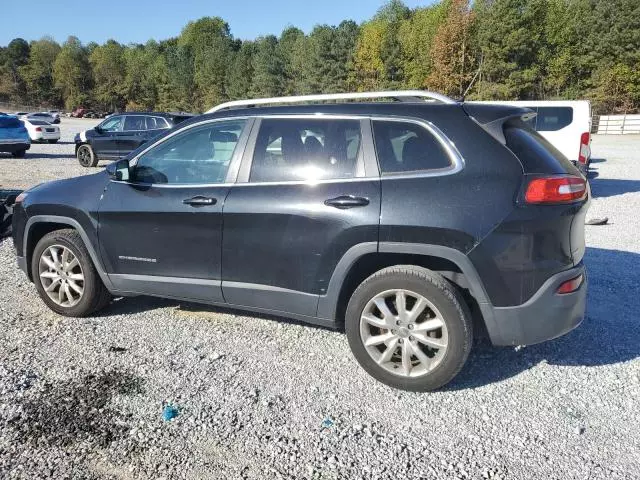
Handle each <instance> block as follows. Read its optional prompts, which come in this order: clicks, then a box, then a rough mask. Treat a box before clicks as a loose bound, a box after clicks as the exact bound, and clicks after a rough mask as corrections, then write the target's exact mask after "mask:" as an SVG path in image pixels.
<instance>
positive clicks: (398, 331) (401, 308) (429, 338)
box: [360, 289, 448, 377]
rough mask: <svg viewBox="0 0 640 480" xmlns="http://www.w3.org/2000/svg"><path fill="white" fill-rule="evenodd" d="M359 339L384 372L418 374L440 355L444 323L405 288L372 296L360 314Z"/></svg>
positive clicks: (422, 299)
mask: <svg viewBox="0 0 640 480" xmlns="http://www.w3.org/2000/svg"><path fill="white" fill-rule="evenodd" d="M360 338H361V340H362V343H363V345H364V347H365V349H366V351H367V353H368V354H369V356H370V357H371V358H372V359H373V360H374V361H375V362H376V363H377V364H378V365H379V366H380V367H382V368H384V369H385V370H387V371H388V372H390V373H392V374H394V375H399V376H402V377H419V376H422V375H426V374H428V373H429V372H430V371H432V370H433V369H434V368H435V367H436V366H437V365H438V364H439V363H440V362H441V361H442V359H443V358H444V356H445V353H446V351H447V345H448V333H447V326H446V324H445V322H444V319H443V317H442V315H441V314H440V312H439V311H438V309H437V308H436V307H435V305H434V304H433V303H432V302H430V301H429V300H428V299H427V298H425V297H424V296H422V295H420V294H418V293H414V292H411V291H409V290H401V289H396V290H387V291H385V292H382V293H379V294H378V295H376V296H375V297H373V298H372V299H371V300H369V302H368V303H367V305H366V306H365V307H364V310H363V311H362V314H361V317H360Z"/></svg>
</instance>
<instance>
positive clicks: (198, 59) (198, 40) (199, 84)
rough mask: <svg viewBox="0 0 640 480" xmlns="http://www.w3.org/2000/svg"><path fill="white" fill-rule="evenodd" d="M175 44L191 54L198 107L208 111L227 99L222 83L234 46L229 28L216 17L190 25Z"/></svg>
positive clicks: (203, 19) (205, 18)
mask: <svg viewBox="0 0 640 480" xmlns="http://www.w3.org/2000/svg"><path fill="white" fill-rule="evenodd" d="M178 45H180V46H182V47H188V48H189V49H190V51H191V53H192V55H193V72H194V83H195V86H196V88H197V91H198V93H197V99H196V100H197V103H198V105H197V106H198V107H200V108H204V109H207V108H210V107H212V106H214V105H216V104H218V103H220V102H222V101H224V100H226V98H227V97H226V93H225V86H224V82H225V77H226V71H227V66H228V65H229V63H230V60H231V58H232V57H233V47H234V42H233V38H232V37H231V33H230V31H229V25H228V24H227V23H226V22H225V21H224V20H222V19H221V18H219V17H204V18H201V19H200V20H197V21H195V22H190V23H189V24H188V25H187V26H186V27H185V28H184V30H183V31H182V33H181V35H180V37H179V39H178Z"/></svg>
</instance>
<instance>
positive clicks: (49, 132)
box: [23, 117, 60, 143]
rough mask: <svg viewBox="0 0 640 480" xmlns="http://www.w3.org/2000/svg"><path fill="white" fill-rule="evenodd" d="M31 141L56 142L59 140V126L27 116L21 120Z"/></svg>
mask: <svg viewBox="0 0 640 480" xmlns="http://www.w3.org/2000/svg"><path fill="white" fill-rule="evenodd" d="M23 122H24V126H25V127H27V131H28V132H29V137H30V138H31V141H32V142H49V143H56V142H57V141H58V140H60V128H59V127H58V126H56V125H52V124H51V123H49V122H45V121H43V120H33V119H29V118H28V117H27V118H26V119H24V120H23Z"/></svg>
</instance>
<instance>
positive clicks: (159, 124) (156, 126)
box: [147, 117, 169, 130]
mask: <svg viewBox="0 0 640 480" xmlns="http://www.w3.org/2000/svg"><path fill="white" fill-rule="evenodd" d="M163 128H169V125H168V124H167V121H166V120H165V119H164V118H162V117H147V130H160V129H163Z"/></svg>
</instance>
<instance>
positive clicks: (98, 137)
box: [91, 115, 124, 159]
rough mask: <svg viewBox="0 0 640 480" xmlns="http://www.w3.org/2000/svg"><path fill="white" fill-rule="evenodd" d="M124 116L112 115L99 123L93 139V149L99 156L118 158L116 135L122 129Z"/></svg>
mask: <svg viewBox="0 0 640 480" xmlns="http://www.w3.org/2000/svg"><path fill="white" fill-rule="evenodd" d="M123 123H124V117H123V116H122V115H116V116H115V117H110V118H108V119H106V120H105V121H104V122H102V123H101V124H100V125H98V127H99V128H97V129H96V130H95V132H96V134H95V135H94V136H93V138H92V139H91V146H92V148H93V151H94V152H95V153H96V155H97V156H98V157H99V158H109V159H115V158H118V145H117V139H116V135H117V133H118V132H120V131H121V130H122V124H123Z"/></svg>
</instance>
